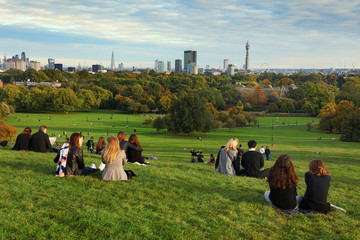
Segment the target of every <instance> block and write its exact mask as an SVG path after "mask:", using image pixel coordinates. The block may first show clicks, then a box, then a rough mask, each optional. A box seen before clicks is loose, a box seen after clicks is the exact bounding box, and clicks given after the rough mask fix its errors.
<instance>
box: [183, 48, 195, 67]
mask: <svg viewBox="0 0 360 240" xmlns="http://www.w3.org/2000/svg"><path fill="white" fill-rule="evenodd" d="M196 55H197V54H196V51H193V50H187V51H184V72H188V69H187V66H188V64H195V66H197V56H196Z"/></svg>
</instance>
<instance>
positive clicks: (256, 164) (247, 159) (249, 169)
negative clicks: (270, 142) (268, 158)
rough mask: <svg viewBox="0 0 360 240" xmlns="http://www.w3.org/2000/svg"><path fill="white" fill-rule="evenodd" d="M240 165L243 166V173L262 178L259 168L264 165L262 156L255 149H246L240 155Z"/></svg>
mask: <svg viewBox="0 0 360 240" xmlns="http://www.w3.org/2000/svg"><path fill="white" fill-rule="evenodd" d="M241 166H243V167H244V168H245V175H246V176H250V177H256V178H263V177H265V176H263V174H262V172H261V171H260V169H261V168H262V167H264V156H263V155H262V154H261V153H259V152H256V151H248V152H246V153H244V154H243V155H242V159H241Z"/></svg>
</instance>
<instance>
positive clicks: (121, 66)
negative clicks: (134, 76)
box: [119, 63, 124, 71]
mask: <svg viewBox="0 0 360 240" xmlns="http://www.w3.org/2000/svg"><path fill="white" fill-rule="evenodd" d="M119 70H120V71H124V64H123V63H120V64H119Z"/></svg>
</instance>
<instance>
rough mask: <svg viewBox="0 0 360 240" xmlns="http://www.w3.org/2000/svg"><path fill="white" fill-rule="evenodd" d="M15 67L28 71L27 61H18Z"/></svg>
mask: <svg viewBox="0 0 360 240" xmlns="http://www.w3.org/2000/svg"><path fill="white" fill-rule="evenodd" d="M15 68H16V69H19V70H21V71H26V62H25V61H16V62H15Z"/></svg>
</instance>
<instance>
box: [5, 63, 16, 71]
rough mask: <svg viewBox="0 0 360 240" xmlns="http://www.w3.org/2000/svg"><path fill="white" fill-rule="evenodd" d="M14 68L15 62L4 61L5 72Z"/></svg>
mask: <svg viewBox="0 0 360 240" xmlns="http://www.w3.org/2000/svg"><path fill="white" fill-rule="evenodd" d="M14 68H15V62H14V61H6V62H5V70H6V71H7V70H9V69H14Z"/></svg>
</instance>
